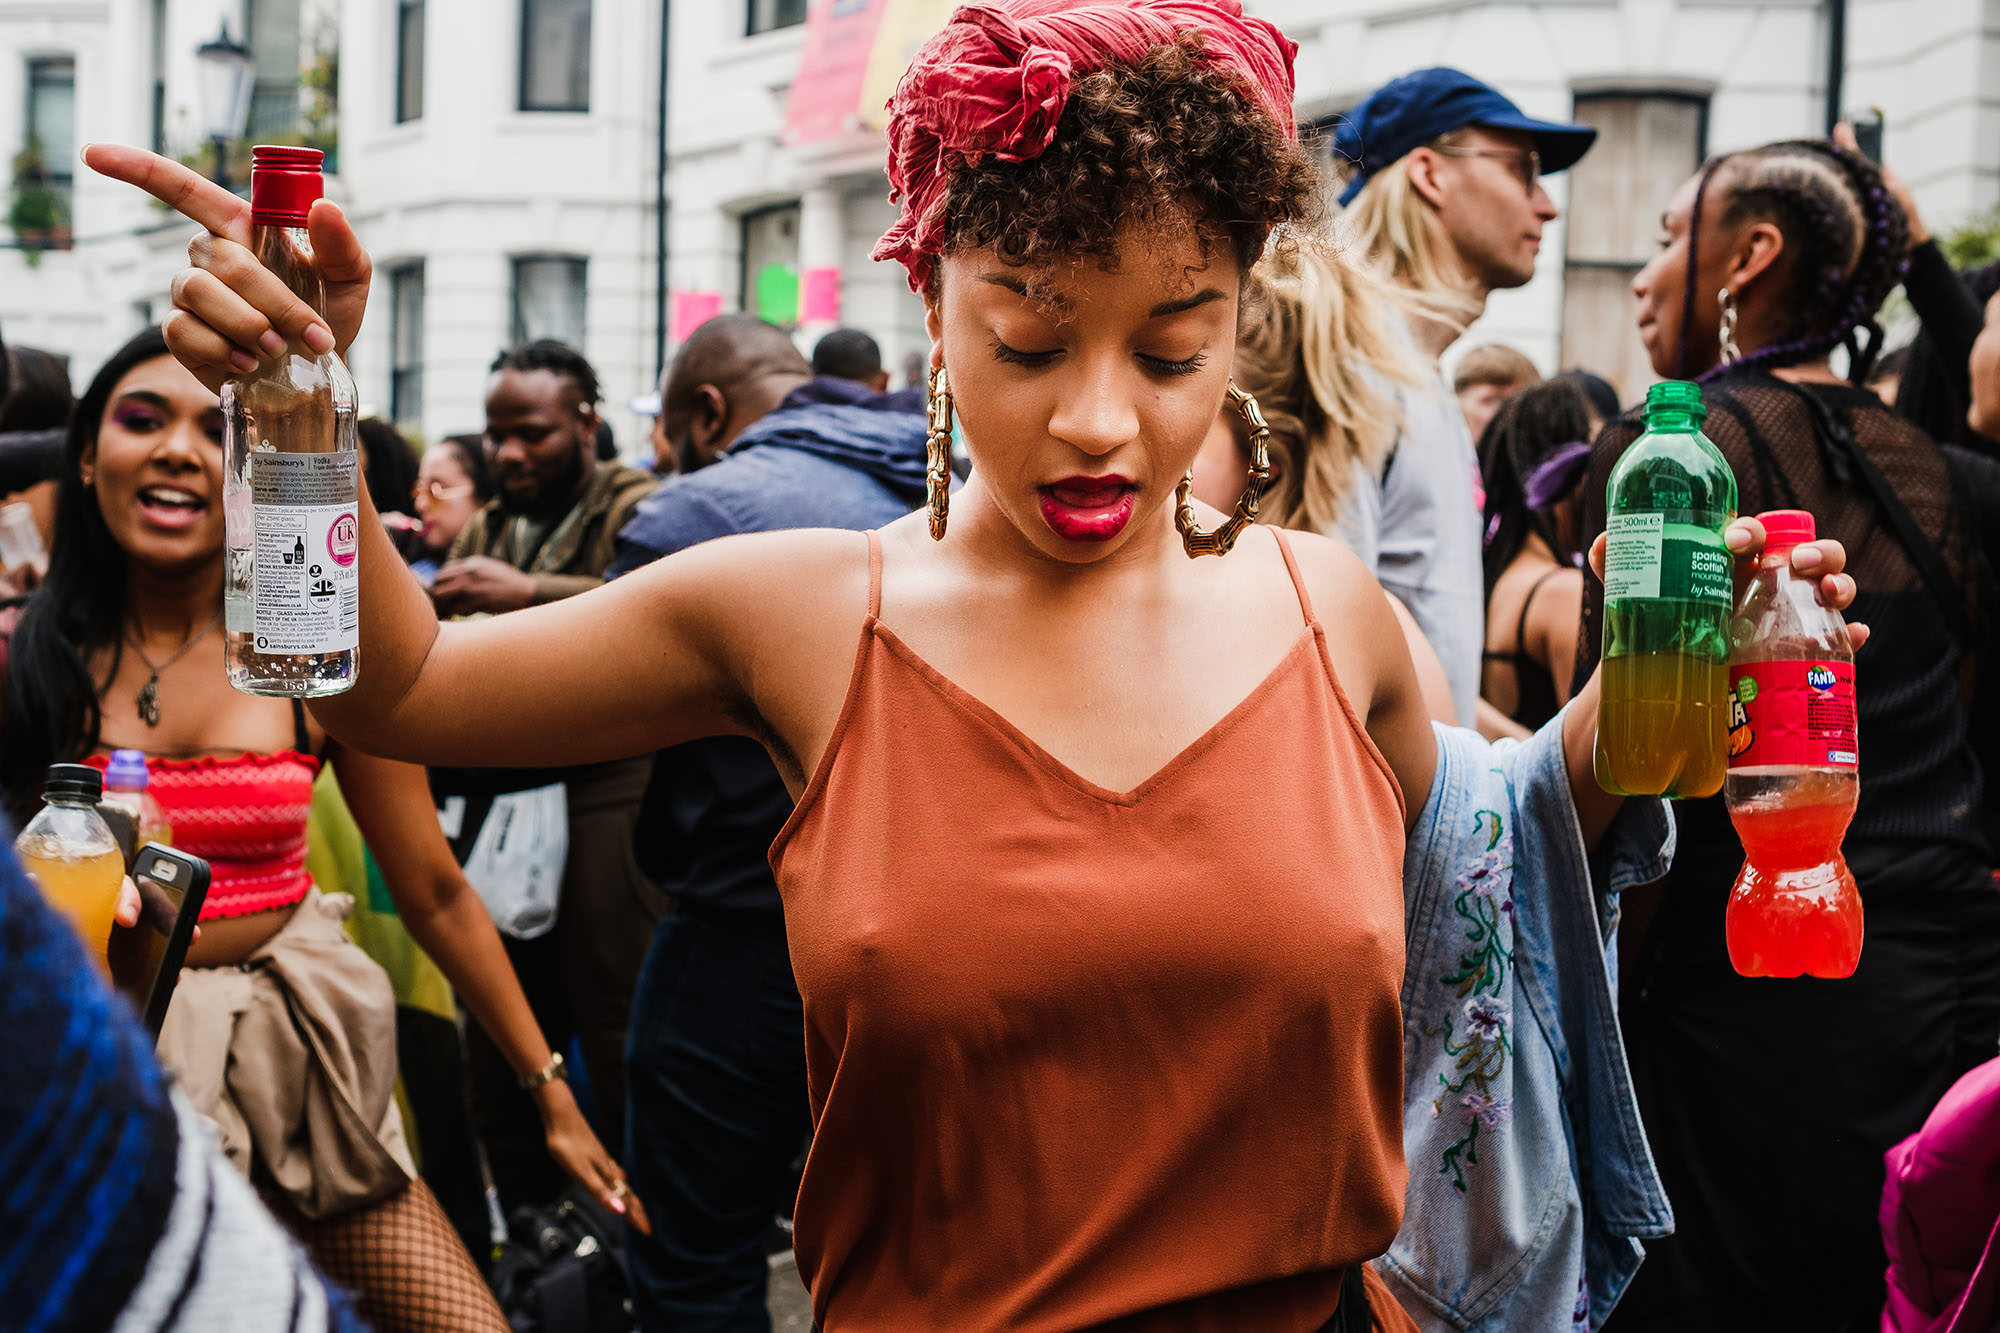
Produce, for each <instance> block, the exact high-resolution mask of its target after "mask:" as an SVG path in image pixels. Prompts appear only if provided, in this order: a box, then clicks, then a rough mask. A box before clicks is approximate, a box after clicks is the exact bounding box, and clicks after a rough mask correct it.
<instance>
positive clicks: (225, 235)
mask: <svg viewBox="0 0 2000 1333" xmlns="http://www.w3.org/2000/svg"><path fill="white" fill-rule="evenodd" d="M83 162H84V165H85V166H87V167H89V168H90V169H91V170H92V171H95V172H97V173H98V174H99V175H101V176H108V177H110V178H111V179H112V180H118V181H123V182H125V183H126V184H127V185H135V186H137V187H138V188H140V189H142V190H144V191H145V192H146V193H147V194H150V195H152V196H153V197H154V198H155V199H158V200H159V201H160V202H161V203H163V204H165V205H166V206H167V207H169V208H171V209H174V210H175V211H177V212H179V213H181V214H182V215H184V216H185V217H187V218H188V219H189V220H191V221H193V222H195V223H198V224H199V225H201V226H203V227H205V228H207V231H205V232H204V233H203V234H202V235H200V236H197V237H195V239H194V240H193V241H191V242H189V244H188V267H187V268H184V269H182V270H181V271H180V272H179V273H177V274H175V275H174V281H173V288H172V291H173V300H174V310H173V313H171V314H170V315H168V316H167V318H166V321H165V322H164V324H163V325H162V326H161V328H162V331H163V332H164V333H165V334H166V339H167V346H168V347H170V348H172V349H173V353H174V356H175V358H176V359H177V360H179V361H180V362H181V364H182V365H184V366H186V367H187V368H188V369H189V370H190V371H192V372H193V373H194V376H195V378H196V379H199V380H200V381H201V382H202V383H203V384H206V385H207V386H208V387H209V388H210V389H213V390H215V391H216V392H218V393H219V392H221V389H222V382H223V381H224V380H227V379H233V378H235V377H236V376H238V375H242V374H245V373H247V372H249V371H252V370H255V369H256V368H257V366H258V365H259V364H260V363H261V362H263V361H264V360H265V359H267V358H269V357H273V356H277V355H279V354H280V353H282V352H283V351H285V350H286V348H287V347H289V346H302V347H305V348H306V349H308V350H309V351H311V352H312V353H314V354H319V353H323V352H326V351H329V350H334V349H338V350H340V351H343V352H344V351H345V350H346V349H347V346H348V344H350V343H352V342H353V341H354V335H355V334H356V333H357V332H358V331H359V330H360V328H361V313H362V311H363V310H364V309H365V308H366V306H367V304H368V280H369V277H370V275H371V273H372V271H373V268H372V265H370V263H369V261H368V252H367V251H366V250H364V249H362V247H361V241H360V239H359V238H358V237H356V236H355V234H354V229H353V228H352V227H350V226H348V225H347V218H346V217H345V216H344V215H343V214H342V213H341V211H340V209H339V207H338V206H336V205H335V204H333V203H331V202H329V201H327V200H325V199H322V200H320V201H319V202H317V203H315V204H314V205H313V206H312V212H311V214H310V215H309V216H308V218H307V222H306V228H307V230H308V231H309V232H310V233H311V236H312V245H313V254H314V255H315V257H316V258H317V259H318V261H319V268H320V273H321V276H323V277H324V278H325V279H326V310H325V315H324V318H322V317H321V315H320V314H319V313H317V312H315V311H314V310H313V309H312V307H311V306H309V305H307V304H306V303H305V302H304V301H302V300H300V299H299V298H298V297H297V296H296V295H295V294H293V292H292V290H291V289H290V288H288V287H286V286H285V284H284V283H282V282H280V281H279V280H278V278H277V277H276V275H274V274H273V273H272V272H271V271H270V270H269V269H267V268H265V267H264V266H263V265H262V264H261V263H259V262H258V261H257V257H256V256H255V255H254V254H252V253H251V251H250V239H251V234H250V203H249V201H248V200H246V199H244V198H242V197H240V196H238V195H234V194H231V193H230V192H229V191H227V190H225V189H223V188H222V187H221V186H219V185H216V184H215V183H214V182H212V181H209V180H207V179H206V178H204V177H203V176H201V175H200V174H199V173H197V172H195V171H193V170H192V169H190V168H188V167H184V166H182V165H181V164H180V163H178V162H175V161H172V160H171V159H169V158H164V157H161V156H160V155H159V154H157V153H149V152H146V151H145V150H144V149H142V148H128V147H126V146H124V145H123V144H109V143H99V144H91V145H89V146H87V147H86V148H85V149H84V150H83Z"/></svg>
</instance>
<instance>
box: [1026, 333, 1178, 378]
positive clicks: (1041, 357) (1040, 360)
mask: <svg viewBox="0 0 2000 1333" xmlns="http://www.w3.org/2000/svg"><path fill="white" fill-rule="evenodd" d="M1059 354H1060V353H1059V352H1056V351H1049V352H1023V351H1021V350H1020V349H1019V348H1015V347H1009V346H1008V345H1007V344H1006V343H1003V342H1001V341H1000V340H999V339H998V338H995V339H994V340H993V356H994V358H995V359H996V360H1000V361H1004V362H1006V363H1007V364H1009V365H1014V366H1027V367H1028V368H1029V369H1031V370H1039V369H1040V368H1041V367H1043V366H1046V365H1048V364H1049V363H1050V362H1051V361H1053V360H1055V358H1056V357H1057V356H1058V355H1059ZM1139 360H1140V361H1142V362H1144V363H1145V366H1146V368H1147V369H1148V370H1150V371H1152V372H1153V373H1154V374H1156V375H1168V376H1179V375H1192V374H1194V372H1196V371H1197V370H1200V369H1201V368H1202V367H1203V366H1205V365H1207V364H1208V353H1206V352H1196V353H1195V354H1194V355H1193V356H1191V357H1189V358H1188V359H1187V360H1185V361H1168V360H1165V359H1163V358H1161V357H1157V356H1141V357H1140V358H1139Z"/></svg>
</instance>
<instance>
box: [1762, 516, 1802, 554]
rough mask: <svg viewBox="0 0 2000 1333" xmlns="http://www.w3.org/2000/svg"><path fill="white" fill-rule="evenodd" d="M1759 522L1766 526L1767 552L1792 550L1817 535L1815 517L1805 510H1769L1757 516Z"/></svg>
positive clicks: (1765, 540)
mask: <svg viewBox="0 0 2000 1333" xmlns="http://www.w3.org/2000/svg"><path fill="white" fill-rule="evenodd" d="M1757 521H1758V522H1759V523H1762V524H1763V525H1764V549H1765V550H1767V551H1785V550H1790V549H1791V548H1792V547H1794V546H1797V545H1798V544H1799V543H1800V542H1809V541H1811V540H1812V539H1813V538H1814V536H1815V535H1817V530H1816V529H1815V528H1814V527H1813V516H1812V515H1811V514H1809V513H1807V512H1806V511H1805V510H1803V509H1767V510H1765V511H1764V512H1763V513H1761V514H1759V515H1757Z"/></svg>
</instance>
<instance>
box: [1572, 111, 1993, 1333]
mask: <svg viewBox="0 0 2000 1333" xmlns="http://www.w3.org/2000/svg"><path fill="white" fill-rule="evenodd" d="M1663 225H1664V235H1663V236H1662V239H1661V249H1660V252H1659V254H1658V255H1657V256H1655V258H1654V259H1653V260H1652V262H1651V263H1649V264H1648V265H1647V266H1646V267H1645V269H1644V270H1643V271H1641V272H1640V274H1639V275H1638V277H1636V278H1635V279H1634V280H1633V283H1632V290H1633V294H1634V295H1635V296H1636V297H1637V299H1638V304H1639V333H1640V337H1641V338H1642V339H1643V340H1644V341H1645V344H1646V347H1647V350H1648V352H1649V353H1650V354H1651V358H1652V362H1653V368H1654V369H1655V370H1656V371H1658V372H1659V373H1660V374H1662V375H1671V376H1680V377H1684V378H1685V377H1694V378H1697V379H1699V380H1700V381H1701V383H1702V386H1703V395H1704V398H1705V401H1706V404H1707V412H1708V415H1707V422H1706V425H1705V426H1704V430H1705V431H1706V432H1707V434H1708V436H1709V438H1711V439H1712V440H1714V442H1715V444H1716V447H1717V448H1719V449H1720V450H1721V451H1722V453H1723V455H1724V456H1725V457H1726V458H1727V459H1728V460H1729V463H1730V466H1731V467H1732V468H1733V469H1734V471H1735V473H1736V480H1737V485H1738V488H1739V493H1740V495H1741V506H1742V509H1743V511H1744V512H1745V513H1755V512H1757V511H1759V510H1766V509H1774V508H1800V509H1806V510H1810V511H1811V512H1812V513H1813V514H1814V515H1815V516H1816V518H1817V521H1818V530H1819V533H1820V534H1821V536H1823V537H1826V536H1830V537H1835V538H1838V539H1839V540H1840V541H1841V542H1843V543H1844V544H1845V546H1846V548H1847V549H1848V550H1850V551H1853V552H1854V553H1855V556H1856V566H1857V577H1858V578H1859V580H1860V582H1861V585H1862V587H1863V588H1865V589H1866V591H1865V592H1864V593H1863V594H1862V596H1861V597H1860V598H1859V599H1857V602H1856V605H1855V610H1856V614H1858V615H1864V616H1865V617H1866V618H1867V619H1868V620H1869V622H1870V623H1871V624H1872V626H1873V627H1874V629H1875V630H1876V634H1875V636H1874V638H1873V639H1872V640H1871V641H1870V643H1869V646H1868V648H1867V650H1866V651H1865V652H1863V653H1861V655H1860V656H1859V657H1858V658H1857V660H1856V663H1855V680H1856V688H1857V699H1858V707H1859V712H1860V733H1861V736H1862V738H1863V739H1862V745H1861V797H1860V806H1859V808H1858V810H1857V811H1856V813H1855V816H1854V822H1853V824H1852V825H1851V826H1850V827H1849V829H1848V832H1847V838H1846V843H1845V853H1846V856H1847V860H1848V864H1849V865H1850V866H1851V867H1852V869H1853V871H1854V874H1855V877H1856V879H1857V880H1858V881H1859V883H1860V885H1861V895H1862V899H1863V902H1864V904H1865V908H1866V912H1867V941H1866V944H1865V946H1864V947H1863V949H1862V954H1861V964H1860V967H1859V969H1858V970H1857V971H1856V972H1855V974H1854V975H1853V977H1851V978H1849V979H1847V980H1844V981H1816V980H1789V981H1770V980H1752V979H1748V978H1744V977H1740V976H1738V975H1736V973H1735V972H1734V971H1733V970H1732V969H1731V967H1730V965H1729V962H1728V957H1727V954H1726V952H1725V949H1724V942H1723V915H1724V904H1725V902H1726V900H1727V898H1728V895H1729V891H1730V886H1731V884H1732V883H1733V881H1734V879H1735V876H1736V873H1737V870H1738V868H1739V867H1740V866H1741V864H1742V858H1743V850H1742V845H1741V843H1740V842H1739V841H1738V840H1737V837H1736V834H1735V831H1734V830H1733V828H1732V827H1731V825H1730V823H1729V819H1728V816H1727V814H1726V812H1725V810H1724V808H1723V802H1722V799H1721V798H1720V797H1711V798H1708V799H1704V800H1691V801H1681V802H1678V803H1677V805H1676V808H1675V813H1676V817H1677V822H1678V823H1679V826H1680V846H1679V850H1678V853H1677V855H1676V858H1675V862H1674V866H1673V870H1672V872H1671V874H1670V875H1669V876H1668V878H1667V880H1666V881H1665V885H1664V888H1663V890H1662V891H1661V892H1660V894H1659V895H1658V898H1657V900H1656V901H1657V911H1656V914H1655V915H1652V917H1651V921H1650V926H1648V925H1647V922H1646V917H1647V915H1648V911H1649V910H1650V909H1649V904H1648V902H1647V901H1646V900H1645V899H1640V898H1629V900H1628V902H1627V911H1628V916H1627V932H1626V936H1625V940H1624V957H1625V968H1624V984H1625V999H1626V1002H1625V1006H1624V1008H1623V1018H1624V1024H1625V1032H1626V1039H1627V1041H1628V1042H1629V1044H1630V1046H1631V1053H1632V1065H1633V1076H1634V1079H1635V1081H1636V1084H1637V1087H1638V1092H1639V1098H1640V1104H1641V1106H1642V1107H1643V1109H1644V1111H1645V1114H1646V1125H1647V1130H1648V1133H1649V1136H1650V1138H1651V1140H1652V1144H1653V1152H1654V1155H1655V1158H1656V1159H1657V1160H1658V1162H1659V1166H1660V1173H1661V1177H1662V1179H1663V1180H1664V1181H1665V1182H1666V1185H1667V1191H1668V1194H1669V1196H1670V1197H1671V1198H1672V1200H1673V1204H1674V1213H1675V1217H1676V1220H1677V1223H1678V1227H1677V1230H1676V1233H1675V1234H1674V1236H1673V1237H1672V1238H1671V1239H1667V1240H1664V1241H1661V1242H1659V1243H1657V1244H1649V1246H1648V1249H1649V1251H1650V1254H1649V1257H1648V1259H1647V1262H1646V1265H1645V1267H1644V1268H1643V1269H1642V1270H1641V1271H1640V1273H1639V1275H1638V1278H1637V1279H1636V1281H1635V1282H1634V1283H1633V1286H1632V1290H1631V1293H1630V1294H1629V1295H1628V1296H1627V1297H1626V1300H1625V1302H1624V1304H1623V1305H1621V1306H1620V1308H1619V1311H1618V1313H1617V1315H1616V1316H1615V1317H1614V1320H1613V1323H1612V1325H1611V1326H1612V1327H1613V1328H1614V1329H1617V1330H1620V1333H1631V1331H1632V1330H1644V1329H1688V1328H1800V1329H1808V1328H1810V1329H1862V1328H1870V1329H1872V1328H1874V1327H1875V1324H1876V1321H1877V1320H1878V1318H1879V1316H1880V1313H1881V1309H1882V1301H1883V1276H1882V1275H1883V1270H1884V1266H1885V1260H1884V1256H1883V1250H1882V1240H1881V1236H1880V1233H1879V1230H1878V1228H1877V1224H1876V1212H1877V1207H1878V1204H1879V1201H1880V1199H1881V1193H1882V1179H1883V1175H1882V1170H1883V1168H1882V1160H1883V1153H1884V1152H1885V1151H1886V1150H1887V1149H1888V1148H1889V1147H1890V1146H1891V1145H1892V1144H1894V1143H1895V1142H1896V1141H1897V1140H1898V1139H1900V1138H1901V1137H1902V1136H1904V1135H1906V1134H1909V1133H1912V1132H1913V1131H1915V1130H1916V1129H1917V1128H1918V1126H1919V1125H1921V1124H1922V1123H1923V1119H1924V1116H1925V1114H1926V1113H1927V1112H1928V1111H1929V1109H1930V1108H1931V1106H1932V1105H1934V1104H1935V1103H1936V1102H1937V1100H1938V1098H1939V1096H1940V1095H1941V1094H1942V1093H1943V1092H1944V1091H1945V1089H1946V1088H1948V1087H1949V1086H1950V1085H1951V1083H1952V1081H1953V1079H1955V1078H1956V1077H1957V1076H1958V1075H1959V1074H1961V1073H1963V1072H1964V1071H1965V1070H1966V1069H1968V1068H1970V1067H1971V1066H1972V1065H1973V1064H1974V1063H1976V1062H1977V1061H1978V1060H1980V1059H1983V1058H1984V1057H1985V1056H1987V1055H1990V1054H1991V1052H1992V1049H1993V1041H1994V1036H1995V1033H1996V1031H2000V897H1996V895H1995V893H1994V891H1993V881H1992V877H1991V875H1992V867H1993V864H1994V862H1993V855H1992V849H1991V848H1990V847H1989V846H1988V845H1987V843H1986V841H1985V838H1984V837H1983V836H1982V834H1981V830H1980V827H1979V811H1980V809H1981V806H1982V803H1983V800H1984V792H1983V784H1982V762H1981V761H1982V759H1984V760H1985V761H1987V763H1988V764H1990V762H1991V761H1992V760H1993V759H1994V758H1995V756H1993V755H1991V754H1987V755H1984V756H1982V755H1980V754H1978V753H1976V750H1975V746H1974V745H1973V743H1972V742H1971V741H1970V739H1969V735H1968V718H1969V716H1970V715H1971V713H1972V711H1973V707H1974V704H1975V702H1976V699H1977V696H1978V693H1979V685H1980V684H1981V683H1982V682H1981V672H1982V670H1985V671H1990V670H1991V668H1990V666H1987V664H1986V663H1985V662H1984V661H1983V660H1981V659H1980V658H1979V656H1978V655H1977V653H1976V651H1975V649H1976V645H1977V643H1978V639H1979V637H1980V628H1979V627H1980V626H1981V623H1982V621H1983V620H1984V619H1985V618H1986V617H1989V616H1990V615H1991V614H1992V612H1991V609H1990V607H1989V606H1987V605H1986V604H1985V603H1984V601H1983V600H1982V599H1977V598H1975V597H1974V595H1973V582H1972V575H1973V571H1974V568H1975V562H1976V554H1975V550H1974V546H1973V543H1974V542H1975V540H1976V538H1977V533H1976V531H1975V530H1974V525H1973V518H1972V516H1973V515H1974V514H1976V513H1977V512H1979V510H1980V509H1981V508H1982V507H1985V506H1988V505H1990V503H1991V497H1990V495H1989V496H1981V495H1980V494H1978V491H1979V490H1980V489H1981V483H1980V482H1979V481H1978V480H1977V479H1976V478H1975V477H1973V476H1972V475H1971V474H1969V473H1965V472H1963V471H1962V470H1961V469H1960V468H1958V467H1957V466H1956V465H1955V464H1954V463H1953V462H1952V461H1951V460H1950V459H1949V458H1948V457H1947V455H1946V454H1945V452H1944V451H1942V450H1940V448H1939V447H1938V445H1937V444H1935V443H1934V442H1933V441H1932V440H1930V439H1929V438H1928V437H1926V436H1925V435H1924V434H1923V432H1922V431H1920V430H1918V429H1917V428H1916V427H1915V426H1914V425H1912V424H1911V423H1910V422H1909V421H1907V420H1906V419H1904V418H1903V417H1901V416H1899V415H1897V414H1896V413H1895V412H1894V411H1892V410H1891V409H1889V408H1888V407H1886V406H1885V405H1884V404H1883V403H1882V401H1881V400H1880V399H1879V398H1877V397H1876V396H1875V395H1874V394H1873V393H1870V392H1868V391H1867V390H1866V389H1865V388H1863V387H1860V386H1861V385H1862V384H1864V383H1865V381H1866V379H1867V377H1868V374H1869V368H1870V363H1871V362H1872V360H1873V358H1874V354H1875V351H1876V349H1877V347H1878V346H1879V344H1880V341H1881V333H1880V330H1879V328H1878V326H1877V325H1876V323H1875V314H1876V311H1877V310H1878V309H1879V308H1880V306H1881V303H1882V300H1883V298H1884V297H1885V296H1887V295H1888V293H1889V291H1890V290H1891V289H1892V288H1893V287H1894V286H1895V285H1896V282H1897V279H1898V277H1899V276H1900V274H1901V273H1902V266H1903V259H1904V254H1905V251H1906V249H1907V242H1908V231H1907V227H1906V223H1905V219H1904V216H1903V212H1902V210H1901V209H1900V208H1899V207H1898V206H1897V204H1896V202H1895V200H1894V198H1893V197H1892V196H1891V194H1890V192H1889V191H1888V190H1887V189H1886V188H1885V187H1884V184H1883V180H1882V177H1881V174H1880V172H1878V171H1877V169H1876V168H1875V167H1874V166H1873V165H1872V164H1870V163H1869V162H1868V161H1867V160H1866V159H1865V158H1862V157H1860V156H1859V155H1857V154H1855V153H1852V152H1848V151H1845V150H1843V149H1840V148H1837V147H1835V146H1834V145H1832V144H1829V143H1826V142H1823V141H1798V142H1788V143H1776V144H1770V145H1767V146H1765V147H1761V148H1755V149H1751V150H1748V151H1745V152H1740V153H1733V154H1730V155H1728V156H1725V157H1721V158H1718V159H1715V160H1712V161H1710V162H1709V163H1708V164H1707V165H1706V166H1704V167H1703V168H1702V170H1701V171H1700V172H1699V173H1698V174H1697V175H1695V176H1694V177H1693V178H1692V179H1690V180H1689V181H1688V182H1687V183H1686V184H1685V185H1683V186H1682V187H1681V188H1680V190H1679V191H1677V192H1676V193H1675V195H1674V197H1673V198H1672V200H1670V201H1669V203H1668V204H1667V207H1666V212H1665V215H1664V219H1663ZM1839 347H1845V348H1846V349H1847V352H1848V374H1849V381H1850V382H1847V383H1843V382H1841V381H1840V380H1838V379H1837V378H1836V377H1835V375H1834V373H1833V372H1832V370H1831V369H1830V367H1829V360H1828V358H1829V354H1830V353H1831V352H1832V351H1833V350H1834V349H1835V348H1839ZM1642 429H1643V426H1642V423H1641V422H1640V420H1639V419H1638V417H1637V416H1636V415H1628V416H1626V417H1625V418H1623V419H1622V420H1620V421H1619V422H1617V423H1616V424H1614V425H1613V426H1612V427H1610V428H1609V429H1607V430H1606V431H1605V432H1604V434H1603V435H1602V436H1601V437H1600V438H1599V439H1598V441H1597V444H1596V447H1595V451H1594V454H1593V457H1592V466H1591V479H1590V483H1589V489H1588V491H1587V493H1586V498H1587V511H1586V515H1587V516H1586V520H1585V535H1586V537H1589V536H1593V535H1595V534H1596V533H1599V532H1601V531H1602V530H1603V527H1604V494H1605V483H1606V480H1607V479H1608V477H1609V475H1610V472H1611V469H1612V467H1613V466H1614V465H1615V463H1616V462H1617V460H1618V457H1619V455H1620V454H1621V453H1623V451H1624V450H1625V448H1626V447H1627V446H1628V445H1629V444H1631V443H1632V441H1633V440H1634V439H1635V438H1636V437H1637V436H1638V435H1639V433H1640V432H1641V430H1642ZM1984 485H1985V487H1986V489H1988V490H1990V482H1989V483H1985V484H1984ZM1602 608H1603V589H1602V585H1601V584H1600V583H1599V582H1598V581H1597V580H1595V579H1592V580H1589V581H1588V586H1587V591H1586V596H1585V604H1584V611H1585V614H1584V622H1583V623H1584V634H1583V641H1582V643H1581V645H1580V650H1579V661H1578V663H1577V674H1578V676H1579V677H1581V676H1583V675H1586V674H1588V673H1589V671H1590V670H1591V668H1592V667H1594V666H1595V665H1596V662H1597V657H1598V648H1599V643H1598V639H1599V629H1600V624H1601V618H1602ZM1989 679H1990V677H1989ZM1986 771H1990V768H1988V769H1987V770H1986Z"/></svg>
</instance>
